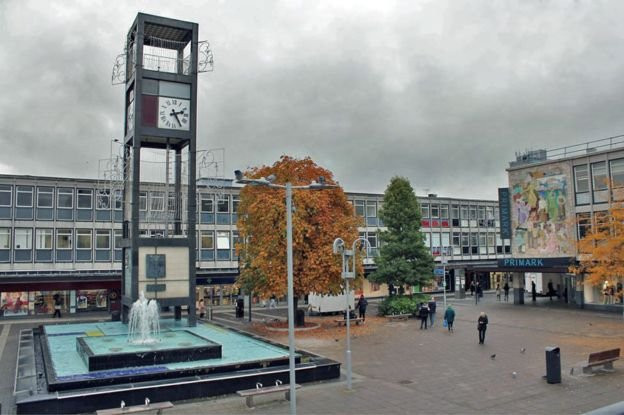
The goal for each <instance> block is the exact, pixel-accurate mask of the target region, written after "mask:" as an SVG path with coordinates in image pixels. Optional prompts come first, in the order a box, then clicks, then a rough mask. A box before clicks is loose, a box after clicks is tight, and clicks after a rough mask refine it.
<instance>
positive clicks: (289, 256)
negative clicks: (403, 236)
mask: <svg viewBox="0 0 624 415" xmlns="http://www.w3.org/2000/svg"><path fill="white" fill-rule="evenodd" d="M234 177H235V179H236V183H239V184H248V185H251V186H266V187H271V188H275V189H286V241H287V242H286V262H287V268H288V294H287V295H288V369H289V384H290V413H291V414H292V415H295V414H296V413H297V396H296V390H295V384H296V378H295V308H294V295H293V291H294V289H293V252H292V250H293V249H292V189H307V190H310V189H315V190H321V189H328V188H333V187H338V186H336V185H328V184H325V178H324V177H323V176H321V177H319V181H318V183H317V182H315V181H313V182H312V183H310V184H309V185H306V186H293V185H292V183H290V182H287V183H286V184H285V185H282V184H275V183H273V182H274V181H275V179H276V177H275V175H273V174H271V175H270V176H268V177H261V178H259V179H250V178H247V177H245V176H244V175H243V172H241V171H240V170H235V171H234Z"/></svg>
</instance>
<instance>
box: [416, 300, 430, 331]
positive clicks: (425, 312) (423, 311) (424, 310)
mask: <svg viewBox="0 0 624 415" xmlns="http://www.w3.org/2000/svg"><path fill="white" fill-rule="evenodd" d="M418 317H420V329H421V330H422V328H423V326H425V330H427V318H428V317H429V308H428V307H427V304H425V303H421V304H420V310H418Z"/></svg>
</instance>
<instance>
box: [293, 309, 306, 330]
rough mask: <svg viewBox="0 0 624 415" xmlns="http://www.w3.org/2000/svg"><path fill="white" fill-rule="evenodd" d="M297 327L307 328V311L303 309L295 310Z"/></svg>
mask: <svg viewBox="0 0 624 415" xmlns="http://www.w3.org/2000/svg"><path fill="white" fill-rule="evenodd" d="M295 326H297V327H304V326H305V311H303V310H301V309H297V310H295Z"/></svg>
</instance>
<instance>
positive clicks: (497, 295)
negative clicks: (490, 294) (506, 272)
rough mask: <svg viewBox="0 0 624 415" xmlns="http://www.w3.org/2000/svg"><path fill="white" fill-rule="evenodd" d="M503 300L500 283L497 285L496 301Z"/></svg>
mask: <svg viewBox="0 0 624 415" xmlns="http://www.w3.org/2000/svg"><path fill="white" fill-rule="evenodd" d="M500 300H501V288H500V283H496V301H500Z"/></svg>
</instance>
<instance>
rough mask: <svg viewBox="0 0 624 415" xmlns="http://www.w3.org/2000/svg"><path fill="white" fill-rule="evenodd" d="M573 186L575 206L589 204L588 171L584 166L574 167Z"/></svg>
mask: <svg viewBox="0 0 624 415" xmlns="http://www.w3.org/2000/svg"><path fill="white" fill-rule="evenodd" d="M574 185H575V189H574V191H575V194H576V204H577V205H587V204H589V203H591V199H590V196H589V171H588V168H587V165H586V164H583V165H582V166H574Z"/></svg>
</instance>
